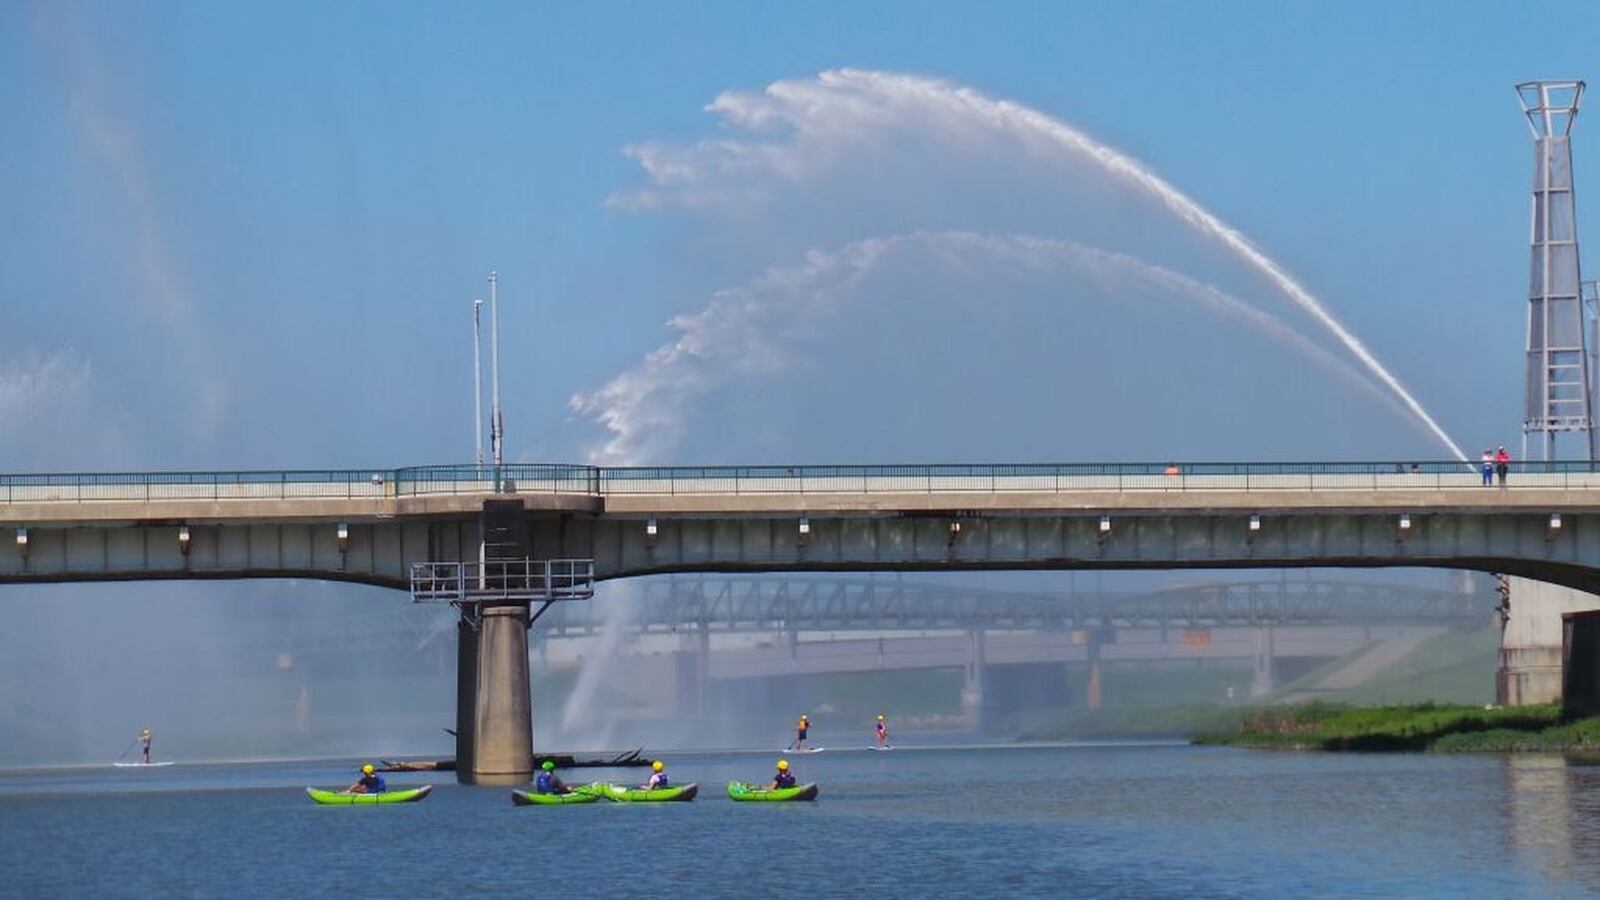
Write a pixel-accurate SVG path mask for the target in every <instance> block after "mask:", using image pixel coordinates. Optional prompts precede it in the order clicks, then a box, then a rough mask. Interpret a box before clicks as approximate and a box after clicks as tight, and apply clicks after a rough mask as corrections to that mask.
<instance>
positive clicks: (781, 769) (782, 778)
mask: <svg viewBox="0 0 1600 900" xmlns="http://www.w3.org/2000/svg"><path fill="white" fill-rule="evenodd" d="M792 787H794V776H793V775H791V774H789V761H788V760H787V759H780V760H778V774H776V775H774V776H772V783H771V784H769V785H767V790H769V791H775V790H777V789H778V788H792Z"/></svg>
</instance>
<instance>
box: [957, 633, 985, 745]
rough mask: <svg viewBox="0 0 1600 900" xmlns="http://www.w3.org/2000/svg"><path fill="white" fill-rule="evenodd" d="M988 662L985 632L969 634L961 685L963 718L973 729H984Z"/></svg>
mask: <svg viewBox="0 0 1600 900" xmlns="http://www.w3.org/2000/svg"><path fill="white" fill-rule="evenodd" d="M985 668H987V662H986V661H985V660H984V653H983V632H982V631H976V630H975V631H969V632H967V664H966V667H965V669H964V674H965V678H964V679H963V680H962V683H961V716H962V718H964V719H966V721H967V723H968V724H969V725H971V726H972V727H973V728H982V727H984V725H985V724H987V723H985V722H984V716H983V710H984V702H983V682H984V677H983V676H984V669H985Z"/></svg>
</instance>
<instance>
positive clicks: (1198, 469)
mask: <svg viewBox="0 0 1600 900" xmlns="http://www.w3.org/2000/svg"><path fill="white" fill-rule="evenodd" d="M1167 468H1168V467H1167V466H1164V465H1053V466H1020V465H1019V466H1005V465H995V466H858V467H851V466H826V467H759V468H752V467H725V468H660V469H643V468H627V469H621V468H592V467H587V466H547V465H518V466H505V467H502V468H501V469H498V470H494V469H490V468H478V467H472V466H466V467H436V468H420V469H396V470H386V471H379V472H369V471H366V470H362V471H326V472H244V473H160V474H128V475H115V474H92V475H0V528H7V529H9V530H11V532H12V535H13V538H14V539H13V540H3V541H0V581H13V582H15V581H70V580H121V579H134V578H249V577H317V578H328V579H334V580H345V581H360V582H366V583H370V584H378V585H383V586H386V587H395V588H401V589H406V588H408V587H410V586H411V583H412V576H413V574H414V571H413V567H414V566H415V565H417V564H419V563H424V562H470V561H474V560H477V559H478V558H479V557H480V555H481V547H480V544H481V540H480V535H479V525H480V516H481V514H482V511H483V509H484V504H485V502H488V501H509V502H510V503H512V504H514V505H516V506H517V507H518V508H519V509H520V511H521V512H520V518H521V519H522V521H523V522H524V523H525V525H526V529H527V532H528V537H529V540H530V542H531V551H532V552H531V553H530V556H532V557H533V558H537V559H557V558H582V559H593V560H594V576H595V577H596V578H597V579H602V580H603V579H607V578H618V577H626V576H631V575H643V574H650V573H666V572H686V571H724V572H727V571H733V572H737V571H747V572H758V571H806V570H811V571H850V570H859V571H867V570H876V571H892V570H906V571H915V570H922V571H947V570H953V569H1040V568H1048V569H1118V568H1120V569H1129V568H1140V569H1155V568H1270V567H1280V566H1288V567H1299V566H1345V567H1349V566H1356V567H1378V566H1437V567H1446V568H1458V569H1476V570H1479V571H1486V572H1496V573H1502V574H1512V575H1522V576H1526V577H1529V578H1535V579H1538V580H1541V581H1547V582H1550V583H1554V584H1562V585H1566V586H1569V587H1574V588H1578V589H1581V590H1590V591H1594V590H1597V589H1600V565H1597V563H1600V470H1597V469H1596V468H1595V466H1594V465H1593V464H1590V463H1586V462H1585V463H1530V464H1525V465H1523V466H1519V467H1518V469H1516V470H1514V472H1513V475H1512V479H1511V483H1510V485H1509V486H1508V487H1506V488H1503V489H1502V488H1484V487H1480V486H1479V484H1478V476H1477V475H1476V474H1475V473H1474V472H1472V471H1470V470H1469V469H1468V468H1467V467H1464V466H1462V465H1461V464H1459V463H1427V464H1420V465H1419V466H1418V468H1417V470H1416V471H1412V470H1411V469H1405V470H1404V471H1395V468H1396V464H1393V463H1366V464H1364V463H1337V464H1335V463H1329V464H1298V463H1293V464H1291V463H1273V464H1238V465H1235V464H1186V465H1183V466H1178V467H1175V468H1176V470H1177V474H1170V475H1169V474H1163V473H1164V472H1165V471H1166V469H1167Z"/></svg>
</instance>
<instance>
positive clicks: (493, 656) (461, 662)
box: [456, 603, 533, 784]
mask: <svg viewBox="0 0 1600 900" xmlns="http://www.w3.org/2000/svg"><path fill="white" fill-rule="evenodd" d="M477 607H478V608H477V609H476V610H467V611H466V614H465V615H463V616H462V621H461V623H460V624H459V625H458V626H457V629H458V630H457V644H456V647H457V657H456V660H457V664H456V665H457V668H456V780H458V781H460V782H461V783H463V784H522V783H524V782H526V781H527V780H528V779H529V778H531V777H532V775H533V697H532V691H531V689H530V687H529V678H528V604H526V603H481V604H477ZM473 619H477V622H476V625H474V622H473V621H472V620H473Z"/></svg>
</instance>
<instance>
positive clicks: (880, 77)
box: [820, 69, 1467, 462]
mask: <svg viewBox="0 0 1600 900" xmlns="http://www.w3.org/2000/svg"><path fill="white" fill-rule="evenodd" d="M830 77H831V78H844V79H850V80H860V79H865V80H868V81H871V82H874V83H876V84H878V85H879V86H881V89H882V90H884V91H886V92H889V93H891V94H904V93H911V94H914V95H922V96H924V97H925V98H926V99H927V100H929V101H931V102H935V103H942V104H947V105H949V106H952V107H954V108H956V109H957V110H965V111H967V112H968V113H969V114H971V115H976V116H980V117H983V118H986V119H990V120H992V121H995V122H996V123H997V124H999V125H1001V127H1002V128H1005V129H1007V130H1015V131H1017V132H1020V133H1021V135H1020V136H1023V137H1024V138H1025V137H1026V135H1027V134H1028V133H1029V132H1031V133H1033V134H1037V135H1043V136H1046V137H1047V138H1049V139H1050V140H1053V141H1055V142H1056V143H1058V144H1060V145H1061V146H1063V147H1066V148H1067V149H1069V150H1072V151H1074V152H1077V153H1080V154H1083V155H1086V156H1088V157H1090V158H1091V159H1093V160H1095V161H1096V162H1098V163H1099V164H1100V165H1101V166H1103V167H1105V169H1106V170H1107V171H1108V172H1111V173H1112V174H1114V175H1116V176H1118V177H1120V178H1122V179H1124V180H1126V181H1129V182H1131V183H1132V184H1134V185H1136V186H1137V187H1139V188H1140V189H1142V190H1144V191H1145V192H1147V193H1149V194H1151V195H1152V196H1154V197H1155V198H1156V199H1157V200H1159V201H1160V202H1161V204H1162V205H1163V206H1165V207H1166V208H1167V209H1168V210H1169V211H1170V212H1172V213H1173V214H1174V215H1176V216H1178V218H1180V219H1182V220H1183V221H1184V222H1185V223H1187V224H1188V225H1190V226H1192V227H1194V228H1195V229H1196V230H1198V231H1200V232H1201V233H1202V234H1204V235H1206V236H1207V237H1210V238H1213V239H1215V240H1217V241H1219V242H1221V243H1222V245H1223V246H1225V247H1227V248H1228V249H1229V250H1231V251H1233V253H1234V254H1235V255H1236V256H1238V257H1239V258H1240V259H1241V260H1243V261H1244V262H1245V263H1246V264H1247V265H1249V266H1250V267H1251V268H1253V269H1255V270H1256V271H1258V272H1260V273H1261V274H1263V275H1265V276H1266V277H1267V280H1268V281H1270V282H1272V284H1273V285H1274V286H1276V287H1277V288H1278V289H1279V290H1281V291H1282V292H1283V293H1284V294H1285V295H1286V296H1288V298H1289V299H1290V300H1292V301H1294V303H1295V305H1297V306H1299V307H1300V308H1301V309H1303V310H1305V311H1306V312H1307V313H1309V314H1310V315H1311V316H1312V317H1313V318H1315V319H1316V320H1317V321H1318V322H1320V323H1322V325H1323V326H1324V327H1326V328H1327V329H1328V330H1329V331H1330V332H1332V333H1333V336H1334V337H1336V338H1338V340H1339V342H1340V343H1341V344H1343V345H1344V346H1345V348H1346V349H1347V350H1349V351H1350V352H1351V353H1352V354H1353V355H1354V356H1355V357H1356V359H1359V360H1360V361H1361V363H1362V365H1364V366H1366V367H1367V369H1368V370H1369V371H1371V372H1372V374H1373V375H1374V376H1375V377H1376V378H1377V379H1378V380H1379V381H1381V382H1383V384H1384V385H1386V386H1387V387H1388V388H1389V389H1390V390H1391V391H1393V392H1394V393H1395V395H1396V396H1397V397H1399V399H1400V402H1401V403H1403V404H1404V405H1405V407H1406V408H1407V409H1408V410H1410V411H1411V413H1412V414H1413V415H1415V416H1416V417H1417V418H1418V419H1420V420H1421V421H1422V423H1423V424H1424V425H1426V426H1427V427H1428V430H1429V431H1431V432H1432V433H1433V435H1434V437H1436V438H1438V439H1439V441H1440V442H1441V443H1443V444H1444V445H1445V446H1446V447H1448V448H1450V451H1451V452H1452V453H1454V454H1455V455H1456V458H1457V459H1459V460H1462V461H1463V462H1464V461H1466V459H1467V455H1466V454H1465V453H1464V452H1462V450H1461V448H1460V447H1459V446H1457V445H1456V442H1455V441H1454V440H1452V439H1451V437H1450V435H1449V434H1448V433H1446V432H1445V430H1444V429H1443V428H1442V427H1440V425H1439V423H1438V422H1436V421H1434V419H1433V416H1431V415H1429V414H1428V411H1427V410H1425V409H1423V408H1422V404H1421V403H1419V402H1417V399H1416V398H1415V397H1413V396H1412V395H1411V392H1410V391H1408V390H1406V387H1405V385H1403V384H1401V383H1400V380H1399V379H1398V378H1396V377H1395V376H1394V375H1393V374H1392V373H1390V371H1389V370H1388V369H1387V368H1385V367H1384V365H1383V363H1381V362H1379V361H1378V359H1377V357H1375V356H1373V355H1372V352H1371V351H1370V350H1368V349H1367V347H1366V345H1365V344H1363V343H1362V342H1361V339H1360V338H1357V337H1356V336H1355V335H1353V334H1351V333H1350V331H1349V329H1347V328H1345V327H1344V325H1343V323H1341V322H1340V321H1339V320H1338V319H1336V318H1334V316H1333V314H1332V313H1330V312H1329V311H1328V310H1327V308H1326V307H1324V306H1323V305H1322V302H1321V301H1320V300H1318V299H1317V298H1316V297H1315V296H1314V295H1313V294H1312V293H1311V292H1310V291H1308V290H1306V289H1305V288H1304V287H1303V286H1301V284H1300V283H1299V282H1297V281H1295V279H1294V277H1293V276H1291V275H1290V274H1289V273H1288V272H1286V271H1284V269H1283V267H1282V266H1280V265H1278V263H1277V261H1276V260H1273V259H1272V258H1271V257H1269V256H1267V255H1266V254H1265V253H1263V252H1261V250H1260V249H1258V248H1257V247H1256V246H1255V245H1254V244H1252V243H1251V242H1250V240H1249V239H1248V238H1246V237H1245V236H1244V235H1243V234H1241V233H1240V232H1239V231H1238V230H1237V229H1235V228H1234V227H1233V226H1231V225H1229V224H1227V223H1226V222H1224V221H1222V220H1221V219H1220V218H1218V217H1217V216H1216V215H1214V214H1213V213H1211V212H1210V211H1209V210H1207V209H1205V208H1204V207H1202V206H1201V205H1200V204H1199V203H1197V202H1195V201H1194V200H1193V199H1191V198H1190V197H1189V196H1188V195H1186V194H1184V193H1183V192H1182V191H1180V190H1178V189H1177V188H1176V187H1174V186H1173V185H1172V184H1170V183H1168V182H1167V181H1166V180H1165V179H1163V178H1162V177H1161V176H1159V175H1157V174H1155V173H1154V172H1152V171H1150V170H1149V169H1147V168H1145V167H1144V166H1143V165H1141V164H1139V162H1137V161H1136V160H1134V159H1132V158H1131V157H1128V156H1124V155H1123V154H1121V153H1119V152H1117V151H1116V150H1113V149H1112V148H1110V147H1107V146H1106V145H1104V144H1101V143H1099V142H1097V141H1095V140H1094V139H1092V138H1090V137H1089V136H1088V135H1086V134H1084V133H1083V132H1081V131H1078V130H1077V129H1076V128H1073V127H1071V126H1069V125H1067V124H1066V123H1064V122H1061V121H1058V120H1056V119H1052V118H1051V117H1049V116H1047V115H1045V114H1043V113H1041V112H1038V111H1037V110H1033V109H1029V108H1028V107H1026V106H1022V105H1020V104H1017V103H1011V102H1009V101H995V100H991V99H989V98H988V97H986V96H984V95H983V94H981V93H979V92H978V91H975V90H972V89H971V88H958V87H956V86H954V85H951V84H948V83H946V82H942V81H937V80H933V79H927V78H918V77H914V76H906V75H895V74H890V73H878V72H859V71H855V70H848V69H847V70H843V71H840V72H824V73H823V74H822V76H821V79H820V80H822V81H823V82H824V83H826V82H827V81H828V80H829V79H830Z"/></svg>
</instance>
